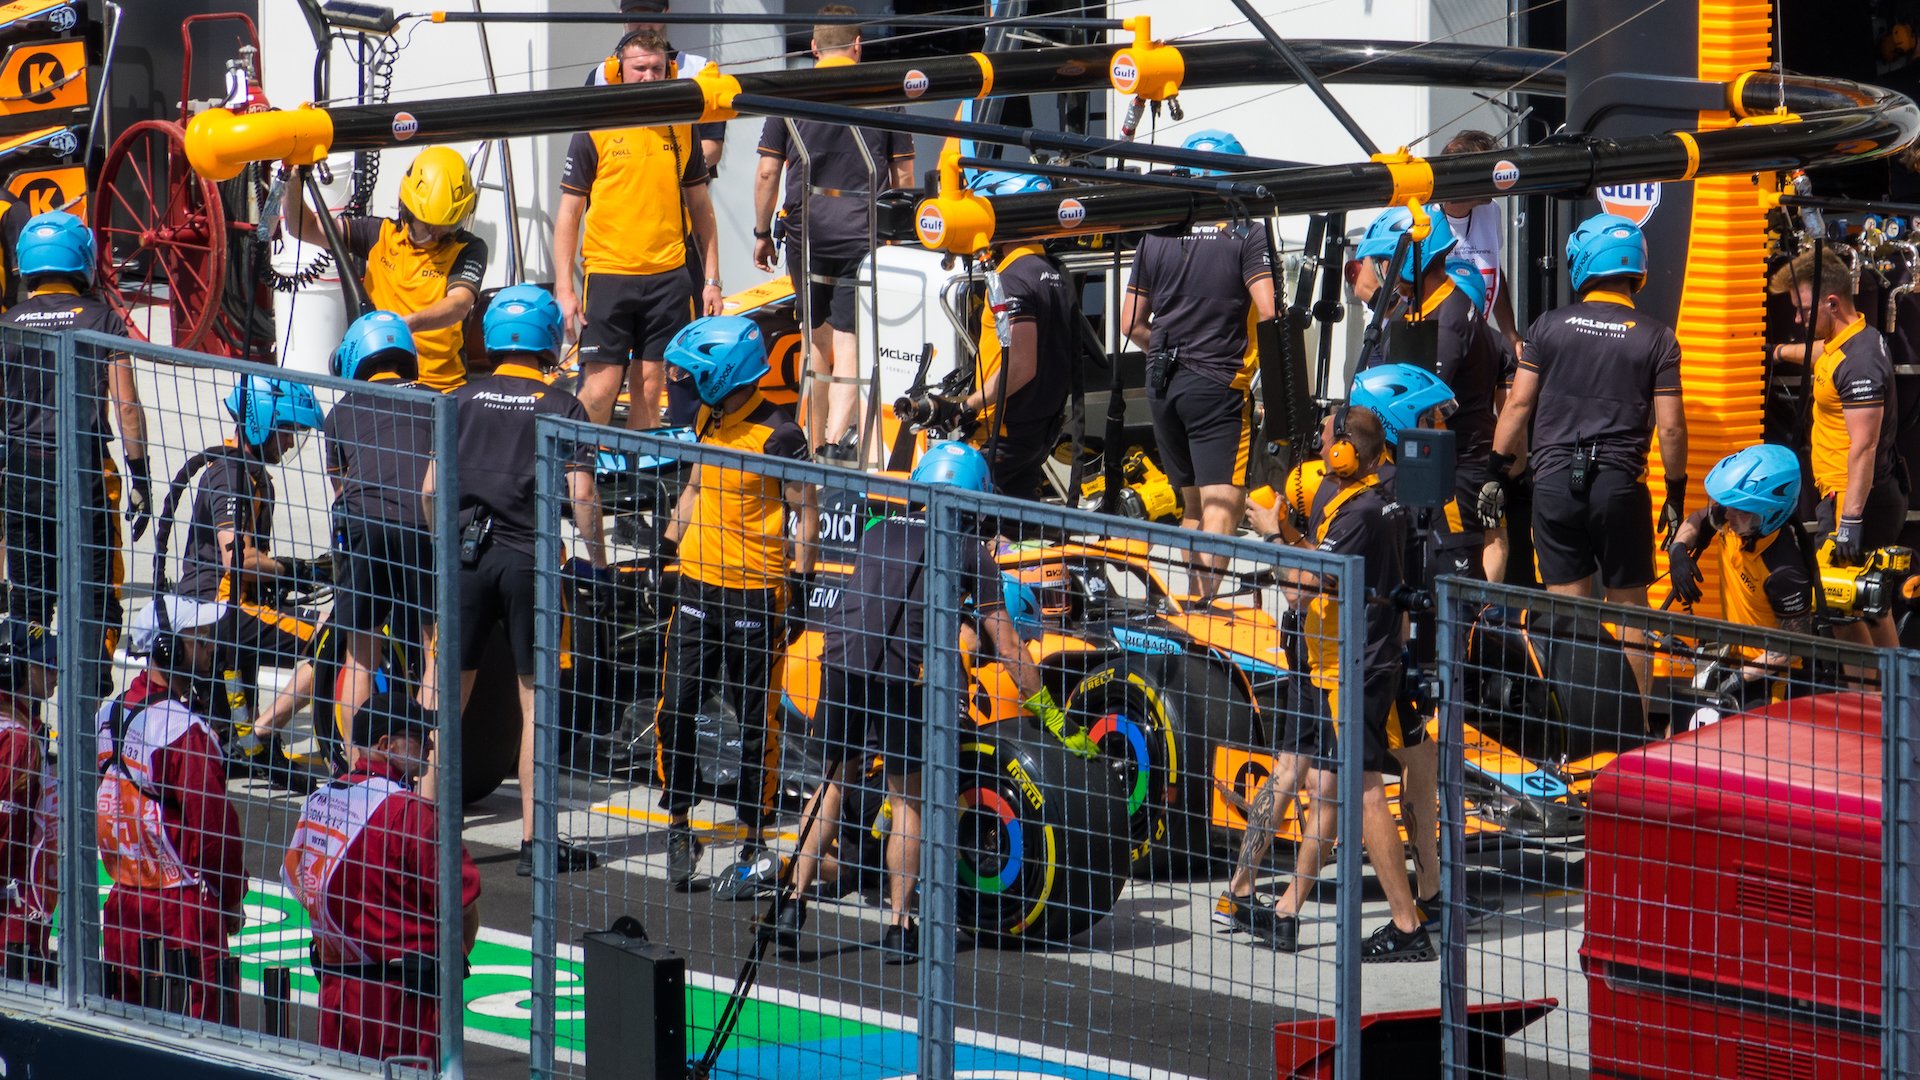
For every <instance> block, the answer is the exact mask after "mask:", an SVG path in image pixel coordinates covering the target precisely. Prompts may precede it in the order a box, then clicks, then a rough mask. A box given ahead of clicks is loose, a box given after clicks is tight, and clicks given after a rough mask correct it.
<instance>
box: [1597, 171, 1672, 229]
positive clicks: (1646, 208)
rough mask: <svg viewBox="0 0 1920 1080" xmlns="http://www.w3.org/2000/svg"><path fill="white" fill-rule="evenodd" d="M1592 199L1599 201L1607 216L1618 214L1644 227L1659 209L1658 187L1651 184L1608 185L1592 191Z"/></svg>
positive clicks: (1656, 183) (1655, 184)
mask: <svg viewBox="0 0 1920 1080" xmlns="http://www.w3.org/2000/svg"><path fill="white" fill-rule="evenodd" d="M1593 195H1594V198H1596V199H1599V200H1600V209H1602V210H1604V211H1606V212H1607V213H1609V214H1619V215H1620V216H1621V217H1623V218H1626V219H1627V220H1628V221H1631V222H1633V223H1634V224H1635V225H1645V224H1646V223H1647V219H1648V218H1650V217H1652V216H1653V212H1654V211H1655V210H1657V209H1659V207H1660V185H1659V183H1658V182H1655V183H1651V184H1608V185H1606V186H1605V187H1602V188H1597V189H1595V190H1594V193H1593Z"/></svg>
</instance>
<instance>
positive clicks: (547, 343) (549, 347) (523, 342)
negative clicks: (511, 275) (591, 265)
mask: <svg viewBox="0 0 1920 1080" xmlns="http://www.w3.org/2000/svg"><path fill="white" fill-rule="evenodd" d="M480 337H481V340H482V342H483V343H484V344H485V345H486V347H487V351H488V352H490V353H507V352H525V353H541V354H544V355H545V356H547V357H548V358H549V359H555V360H557V359H559V356H560V305H559V304H558V303H557V302H555V301H554V299H553V294H552V293H550V292H548V291H547V290H545V289H542V288H540V287H539V286H538V285H509V286H508V287H506V288H504V289H501V290H500V291H499V292H497V293H495V294H493V302H492V303H490V304H488V305H487V316H486V318H484V319H482V320H481V321H480Z"/></svg>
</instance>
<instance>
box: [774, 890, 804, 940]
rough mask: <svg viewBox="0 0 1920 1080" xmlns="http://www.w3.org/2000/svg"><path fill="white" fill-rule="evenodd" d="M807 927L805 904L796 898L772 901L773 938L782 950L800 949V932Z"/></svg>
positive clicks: (786, 897)
mask: <svg viewBox="0 0 1920 1080" xmlns="http://www.w3.org/2000/svg"><path fill="white" fill-rule="evenodd" d="M806 925H807V902H806V901H805V900H802V899H800V898H799V897H797V896H783V897H781V898H779V899H778V900H775V901H774V909H773V938H774V940H775V941H777V942H779V943H780V947H781V948H783V949H797V948H799V947H800V931H801V929H802V928H804V927H805V926H806Z"/></svg>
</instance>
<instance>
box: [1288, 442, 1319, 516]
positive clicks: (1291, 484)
mask: <svg viewBox="0 0 1920 1080" xmlns="http://www.w3.org/2000/svg"><path fill="white" fill-rule="evenodd" d="M1326 476H1327V466H1326V463H1325V462H1322V461H1321V460H1320V459H1319V458H1317V457H1312V458H1308V459H1306V460H1305V461H1302V462H1301V463H1300V464H1298V465H1295V466H1294V467H1293V471H1292V472H1290V473H1288V474H1287V486H1286V491H1285V493H1284V501H1285V502H1286V509H1287V514H1288V515H1289V516H1290V517H1291V518H1292V519H1293V521H1294V523H1295V526H1296V527H1298V528H1301V529H1304V528H1306V525H1305V522H1306V520H1307V516H1308V514H1309V513H1311V511H1312V509H1313V493H1314V492H1316V491H1319V490H1320V481H1322V480H1324V479H1326Z"/></svg>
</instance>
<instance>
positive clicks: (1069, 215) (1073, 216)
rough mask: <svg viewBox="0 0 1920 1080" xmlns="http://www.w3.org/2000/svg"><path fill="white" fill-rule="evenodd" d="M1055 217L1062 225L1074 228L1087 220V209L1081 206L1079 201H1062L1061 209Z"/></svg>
mask: <svg viewBox="0 0 1920 1080" xmlns="http://www.w3.org/2000/svg"><path fill="white" fill-rule="evenodd" d="M1055 216H1056V217H1058V218H1059V219H1060V224H1061V225H1064V226H1066V227H1067V228H1072V227H1073V226H1075V225H1078V224H1080V223H1081V222H1083V221H1085V220H1087V208H1086V207H1084V206H1082V205H1080V200H1079V199H1061V200H1060V209H1059V210H1058V211H1056V212H1055Z"/></svg>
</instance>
